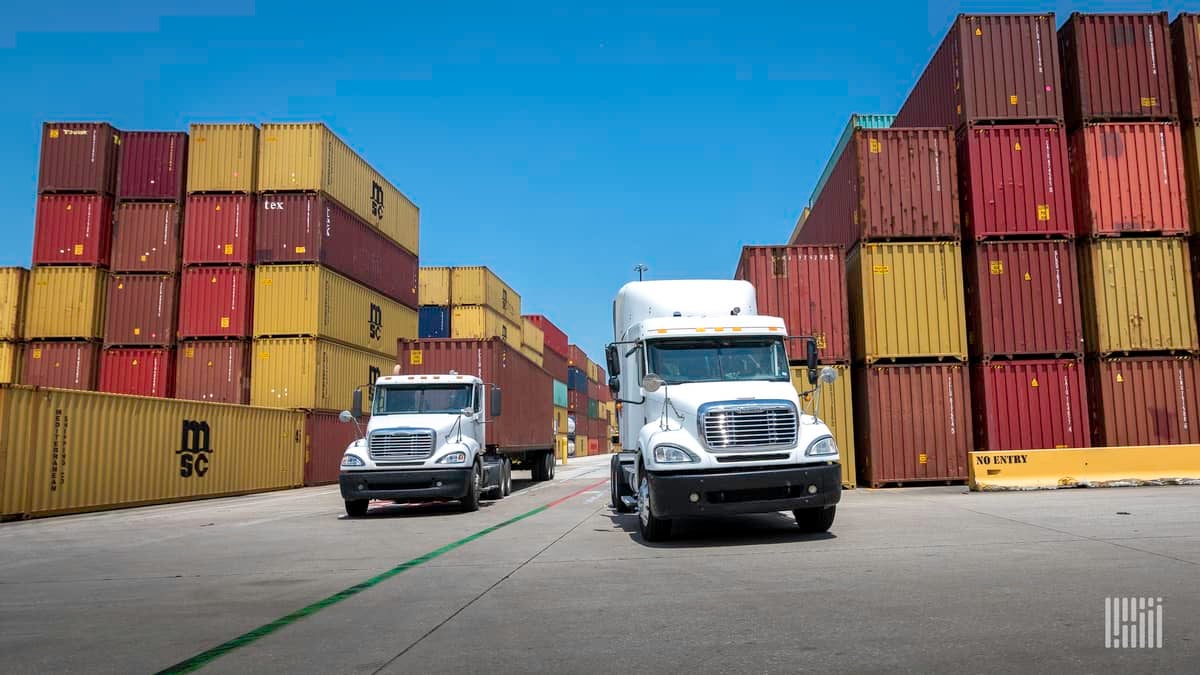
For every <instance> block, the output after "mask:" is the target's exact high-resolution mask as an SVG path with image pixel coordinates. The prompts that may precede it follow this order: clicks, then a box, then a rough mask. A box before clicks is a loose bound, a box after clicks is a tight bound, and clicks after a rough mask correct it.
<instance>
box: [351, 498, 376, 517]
mask: <svg viewBox="0 0 1200 675" xmlns="http://www.w3.org/2000/svg"><path fill="white" fill-rule="evenodd" d="M370 503H371V502H370V501H368V500H366V499H347V500H346V515H348V516H350V517H351V518H362V517H363V516H365V515H367V504H370Z"/></svg>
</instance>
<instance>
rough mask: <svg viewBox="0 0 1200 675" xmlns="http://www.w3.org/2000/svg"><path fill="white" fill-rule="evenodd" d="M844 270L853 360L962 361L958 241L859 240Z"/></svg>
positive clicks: (963, 321)
mask: <svg viewBox="0 0 1200 675" xmlns="http://www.w3.org/2000/svg"><path fill="white" fill-rule="evenodd" d="M846 274H847V276H848V277H849V279H848V281H849V287H850V323H851V327H852V336H853V343H854V358H855V360H857V361H865V362H867V363H874V362H876V361H881V360H888V359H911V358H927V359H930V358H951V359H959V360H963V361H965V360H966V358H967V319H966V310H965V307H964V300H963V272H962V247H961V246H960V245H959V244H958V242H914V243H887V244H866V243H864V244H862V245H860V246H859V247H858V248H857V249H855V250H854V251H852V252H851V253H850V255H849V257H848V258H847V259H846Z"/></svg>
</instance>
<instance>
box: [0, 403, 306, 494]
mask: <svg viewBox="0 0 1200 675" xmlns="http://www.w3.org/2000/svg"><path fill="white" fill-rule="evenodd" d="M131 439H136V442H130V441H131ZM303 482H304V415H303V414H301V413H297V412H291V411H283V410H266V409H263V408H251V407H248V406H237V405H222V404H219V403H200V402H195V401H178V400H173V399H160V398H142V397H136V396H116V395H113V394H99V393H93V392H81V391H66V390H58V389H38V390H35V389H33V388H32V387H20V386H7V385H6V386H2V387H0V515H3V516H22V515H23V516H41V515H51V514H56V513H76V512H83V511H99V510H102V509H112V508H120V507H127V506H134V505H138V504H155V503H161V502H171V501H182V500H189V499H200V498H204V497H218V496H224V495H234V494H244V493H249V492H262V491H265V490H278V489H282V488H290V487H298V486H300V485H301V484H303Z"/></svg>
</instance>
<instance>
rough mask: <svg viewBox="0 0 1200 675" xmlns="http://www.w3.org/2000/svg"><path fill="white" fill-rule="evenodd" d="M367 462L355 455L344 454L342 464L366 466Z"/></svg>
mask: <svg viewBox="0 0 1200 675" xmlns="http://www.w3.org/2000/svg"><path fill="white" fill-rule="evenodd" d="M366 465H367V463H366V462H364V461H362V460H361V459H359V458H358V457H355V456H354V455H342V466H344V467H346V466H366Z"/></svg>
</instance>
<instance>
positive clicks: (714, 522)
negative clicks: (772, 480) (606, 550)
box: [605, 511, 837, 548]
mask: <svg viewBox="0 0 1200 675" xmlns="http://www.w3.org/2000/svg"><path fill="white" fill-rule="evenodd" d="M605 517H607V518H608V519H609V520H610V521H612V524H613V526H614V527H617V528H620V529H621V530H624V531H625V532H627V533H628V534H629V538H630V539H632V540H634V541H636V542H638V543H640V544H642V545H643V546H647V547H649V548H713V547H719V546H744V545H758V544H785V543H792V542H797V541H824V540H827V539H836V538H837V535H835V534H833V533H830V532H822V533H821V534H806V533H804V532H801V531H800V528H798V527H797V526H796V520H795V519H794V518H793V517H792V516H791V515H790V514H786V515H785V514H783V513H755V514H748V515H741V516H726V517H721V518H703V519H681V520H676V521H673V522H672V524H671V538H670V539H669V540H667V541H662V542H648V541H643V540H642V537H641V535H640V534H638V521H637V514H636V513H629V514H618V513H614V512H612V511H609V513H607V514H605Z"/></svg>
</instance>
